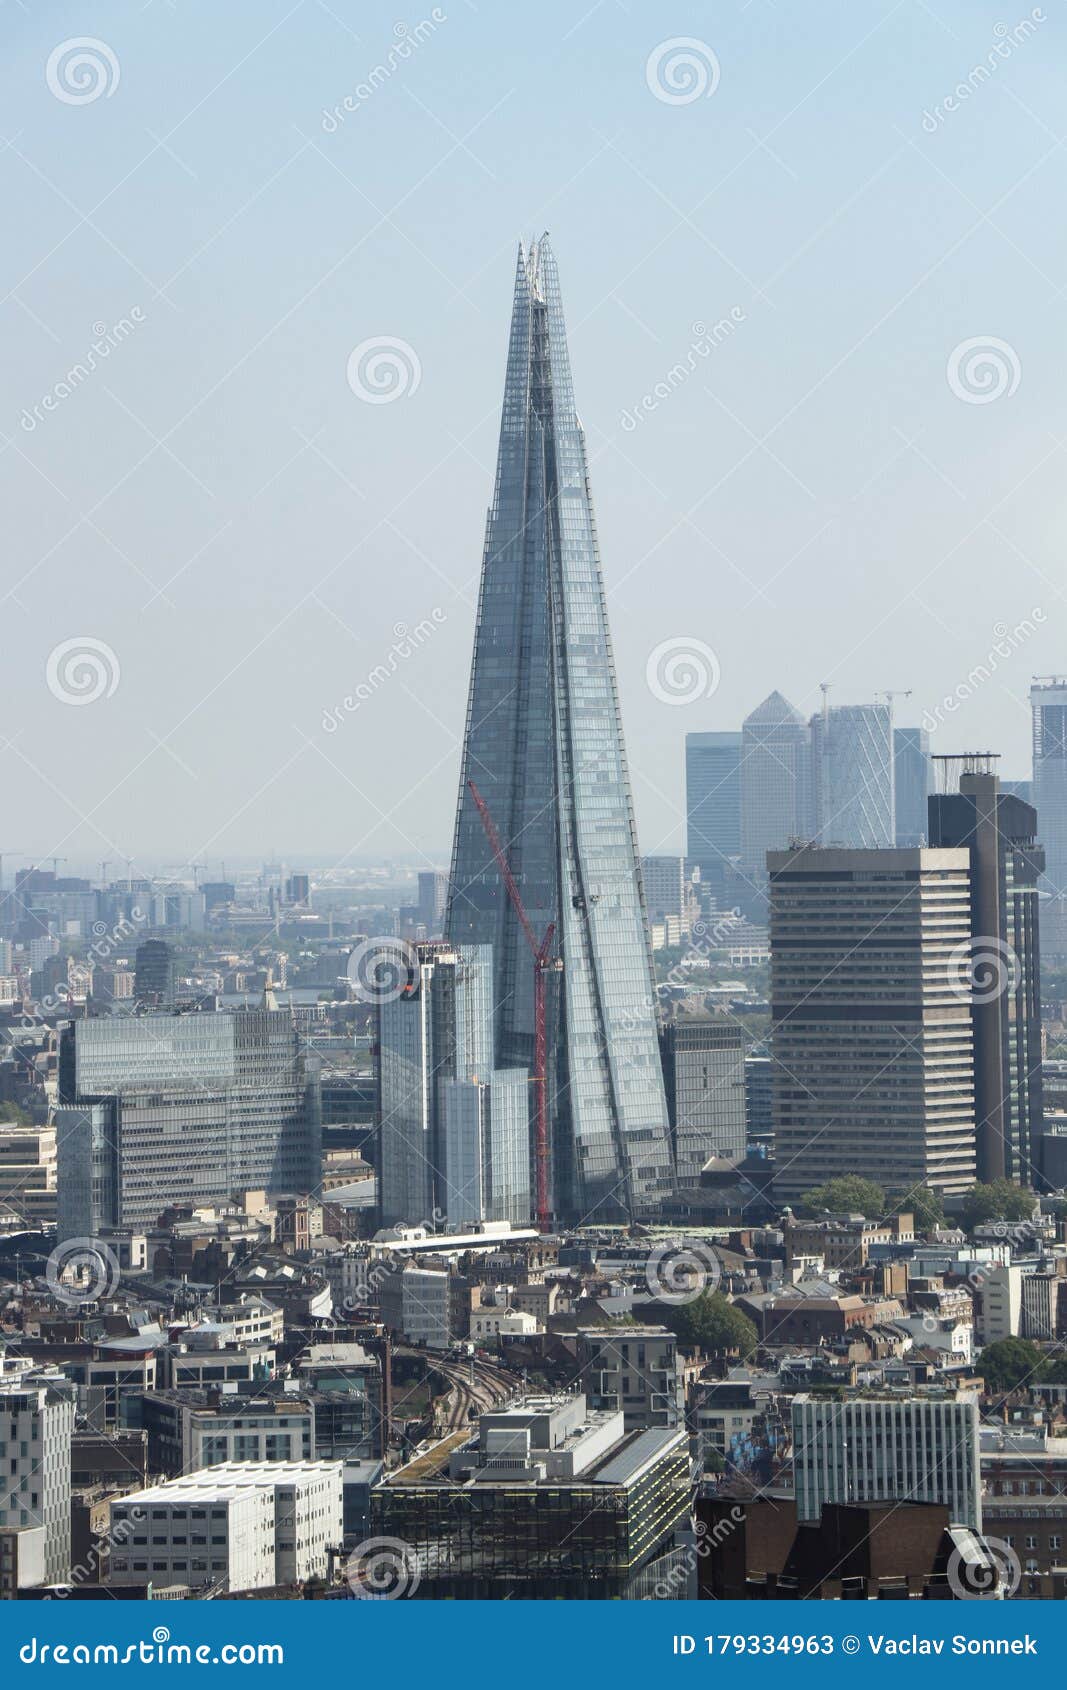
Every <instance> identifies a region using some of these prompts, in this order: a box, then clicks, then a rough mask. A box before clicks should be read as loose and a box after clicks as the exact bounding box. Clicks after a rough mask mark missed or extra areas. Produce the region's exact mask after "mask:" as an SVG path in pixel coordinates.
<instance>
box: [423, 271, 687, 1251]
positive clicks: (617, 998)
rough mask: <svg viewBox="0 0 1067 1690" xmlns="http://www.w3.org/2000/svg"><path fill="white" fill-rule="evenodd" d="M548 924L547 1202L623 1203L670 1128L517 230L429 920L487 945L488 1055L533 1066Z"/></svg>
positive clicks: (611, 701)
mask: <svg viewBox="0 0 1067 1690" xmlns="http://www.w3.org/2000/svg"><path fill="white" fill-rule="evenodd" d="M472 783H473V785H474V787H475V790H476V791H477V792H478V793H479V794H480V798H481V800H482V801H483V802H484V805H485V807H486V810H487V813H488V815H489V817H491V819H492V823H493V825H494V826H495V828H496V830H497V833H498V835H499V838H500V841H501V842H502V848H503V852H504V855H505V857H506V861H507V864H508V867H509V870H510V873H511V874H512V876H513V877H514V882H515V887H516V890H517V893H518V895H519V897H520V898H521V900H522V903H523V905H524V907H525V914H526V919H527V922H528V930H524V927H523V924H522V922H521V920H520V919H519V917H518V914H517V912H516V909H515V907H514V904H513V902H512V900H511V898H510V897H509V892H508V888H507V886H506V884H505V878H504V876H503V874H502V873H501V870H500V867H499V865H498V862H497V860H496V858H495V856H494V852H493V850H492V849H491V847H490V844H489V841H488V840H487V837H486V832H485V828H484V824H483V820H482V817H481V815H480V814H479V810H478V807H477V805H476V803H475V801H474V793H473V792H472V790H471V784H472ZM550 926H552V928H553V929H554V932H553V935H552V939H551V944H550V950H549V954H550V955H551V957H552V958H553V959H556V960H558V961H559V963H560V964H561V967H560V968H559V969H558V970H553V971H551V972H550V973H548V976H547V982H546V994H545V995H546V1007H545V1034H546V1051H547V1061H546V1093H547V1102H548V1116H549V1131H550V1138H551V1154H550V1166H549V1174H550V1181H551V1206H552V1208H553V1210H554V1212H555V1213H556V1214H557V1216H559V1217H560V1218H566V1219H571V1220H573V1219H577V1218H579V1217H581V1216H585V1215H589V1216H591V1217H594V1218H596V1219H597V1220H607V1219H610V1218H613V1217H614V1218H625V1217H628V1216H632V1215H634V1214H635V1213H638V1212H640V1211H643V1210H647V1209H648V1208H649V1207H650V1206H652V1205H654V1203H655V1201H656V1200H657V1199H658V1198H659V1197H660V1196H661V1195H663V1194H664V1193H666V1192H669V1190H670V1189H671V1183H672V1170H671V1156H670V1140H669V1134H668V1125H667V1108H666V1100H665V1097H664V1092H663V1076H662V1072H661V1069H660V1062H659V1051H658V1045H657V1037H656V1014H655V993H654V990H653V976H652V959H651V954H650V950H649V942H648V929H647V921H646V914H645V907H644V901H643V896H642V890H641V879H640V872H639V868H638V858H637V843H636V834H635V829H634V819H633V804H632V800H631V796H630V783H629V775H628V772H627V767H626V757H625V752H624V749H623V740H622V728H621V723H620V718H619V702H618V695H617V690H616V684H615V668H614V662H613V659H612V653H611V643H610V639H609V635H608V623H607V608H606V604H605V599H604V586H603V581H602V579H601V572H600V557H599V551H598V545H597V535H596V525H595V522H594V518H593V507H592V499H591V494H590V486H589V474H588V466H587V462H586V452H585V437H584V434H583V432H582V428H581V424H580V423H579V421H578V417H577V413H576V411H575V407H574V394H573V390H572V386H571V372H570V363H569V357H568V352H567V341H566V333H565V329H564V322H563V307H562V302H561V299H560V291H559V281H558V278H557V273H556V264H555V259H554V257H553V255H552V251H551V249H550V247H549V244H548V241H547V239H546V238H543V239H542V240H540V241H538V242H535V243H534V244H533V245H532V246H531V247H530V248H529V250H525V249H524V248H522V247H520V249H519V259H518V267H517V271H516V276H515V294H514V304H513V309H512V318H511V335H510V341H509V346H508V363H507V376H506V380H505V386H504V408H503V417H502V421H501V429H500V446H499V452H498V457H497V472H496V486H495V490H494V495H493V503H492V507H491V509H490V511H489V519H488V526H487V531H486V541H485V555H484V561H483V567H482V583H481V593H480V599H479V605H478V620H477V631H476V634H475V646H474V662H473V669H472V674H471V686H470V695H469V699H468V705H467V722H466V732H465V737H464V748H463V764H462V778H461V783H460V793H459V809H458V815H457V818H456V833H455V843H454V848H453V857H452V876H451V886H450V896H449V908H448V917H447V923H446V933H447V936H448V938H449V939H450V940H451V942H452V943H453V944H455V945H460V944H464V945H466V944H478V945H491V946H492V947H493V976H494V1009H495V1021H496V1057H497V1061H498V1063H499V1064H500V1065H501V1067H502V1068H513V1067H521V1068H527V1069H529V1070H530V1071H531V1072H533V1071H534V1068H535V1054H536V1052H535V1045H536V1039H535V1002H534V999H535V992H534V979H535V969H534V962H533V958H532V955H531V949H530V939H529V937H528V935H529V934H532V935H533V936H534V938H535V940H536V943H537V944H538V945H540V944H541V943H542V942H543V940H544V936H545V935H546V933H547V930H548V928H549V927H550ZM531 1089H534V1088H531Z"/></svg>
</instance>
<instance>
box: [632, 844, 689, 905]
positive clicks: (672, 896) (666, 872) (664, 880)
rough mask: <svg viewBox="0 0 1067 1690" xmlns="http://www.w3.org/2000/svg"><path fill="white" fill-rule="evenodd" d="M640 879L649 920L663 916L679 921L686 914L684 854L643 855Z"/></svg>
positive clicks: (686, 894)
mask: <svg viewBox="0 0 1067 1690" xmlns="http://www.w3.org/2000/svg"><path fill="white" fill-rule="evenodd" d="M641 879H642V881H643V882H644V888H645V907H646V909H647V910H648V915H649V920H650V921H662V920H664V918H665V917H666V916H674V917H675V919H676V920H679V921H681V920H682V919H683V918H684V917H685V916H686V914H687V913H688V912H687V907H686V906H687V899H688V891H689V888H688V882H687V879H686V872H685V858H684V857H642V858H641Z"/></svg>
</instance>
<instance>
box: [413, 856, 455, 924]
mask: <svg viewBox="0 0 1067 1690" xmlns="http://www.w3.org/2000/svg"><path fill="white" fill-rule="evenodd" d="M447 908H448V876H447V874H443V873H442V872H441V870H440V869H435V868H433V869H426V870H422V871H420V873H419V903H418V911H419V922H420V924H421V926H423V927H425V929H426V936H427V938H429V939H439V938H440V937H441V933H442V930H443V928H444V924H445V911H446V910H447Z"/></svg>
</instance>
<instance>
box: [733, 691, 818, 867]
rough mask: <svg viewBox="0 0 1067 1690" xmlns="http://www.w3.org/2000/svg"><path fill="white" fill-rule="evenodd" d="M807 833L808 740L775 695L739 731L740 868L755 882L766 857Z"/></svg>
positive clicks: (794, 714) (795, 713) (796, 715)
mask: <svg viewBox="0 0 1067 1690" xmlns="http://www.w3.org/2000/svg"><path fill="white" fill-rule="evenodd" d="M811 830H812V814H811V735H810V732H809V729H808V724H807V723H806V722H805V720H804V718H803V716H802V715H801V714H800V711H799V710H794V708H793V706H792V705H791V704H790V702H789V700H788V699H787V698H783V697H782V695H781V693H780V692H772V693H771V695H770V697H769V698H765V699H764V700H763V703H762V704H760V705H758V706H757V708H756V709H755V710H753V712H752V714H751V715H750V716H746V717H745V720H744V722H743V724H742V727H741V865H742V867H743V868H745V869H747V870H748V871H749V873H752V874H756V875H758V876H759V877H760V878H761V879H762V877H763V876H764V875H765V874H766V872H767V852H768V851H782V850H784V849H785V847H786V846H787V845H788V844H789V841H790V840H791V839H795V838H802V837H806V836H807V835H809V834H810V833H811Z"/></svg>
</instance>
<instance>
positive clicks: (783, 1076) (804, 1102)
mask: <svg viewBox="0 0 1067 1690" xmlns="http://www.w3.org/2000/svg"><path fill="white" fill-rule="evenodd" d="M969 862H970V859H969V855H968V853H967V852H966V851H963V850H952V851H947V850H942V851H933V850H921V851H920V850H915V851H897V850H893V851H837V850H833V849H831V848H828V847H821V846H811V847H808V848H806V849H803V850H799V851H790V852H785V851H779V852H772V853H771V855H770V857H769V859H768V868H769V871H770V895H771V1055H772V1061H773V1075H772V1087H773V1110H774V1141H775V1160H776V1165H777V1170H778V1171H777V1174H776V1176H775V1195H776V1196H777V1197H778V1198H780V1199H782V1200H783V1201H786V1202H796V1201H797V1200H798V1199H800V1198H802V1197H803V1196H804V1194H805V1192H807V1191H810V1190H811V1188H812V1187H813V1186H816V1185H821V1184H822V1183H823V1181H824V1180H827V1179H834V1178H836V1177H837V1176H838V1175H841V1174H851V1173H857V1172H858V1173H861V1174H863V1175H865V1176H866V1177H867V1178H869V1179H873V1180H876V1181H877V1182H878V1184H880V1185H883V1186H885V1188H886V1190H887V1192H890V1193H894V1194H895V1193H899V1192H901V1191H905V1192H906V1191H907V1190H908V1189H909V1188H910V1187H911V1186H912V1185H914V1184H916V1183H921V1184H927V1185H930V1186H934V1187H936V1188H937V1189H939V1190H941V1191H945V1192H961V1191H965V1190H966V1189H967V1188H968V1187H969V1186H970V1185H972V1184H973V1183H974V1178H975V1151H974V1067H973V1047H972V1033H971V1005H970V987H969V983H968V982H967V981H966V980H965V979H961V977H960V972H959V967H958V962H959V957H960V954H961V947H966V946H967V945H968V944H969V942H970V932H971V914H970V898H971V889H970V879H969V873H968V870H969Z"/></svg>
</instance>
